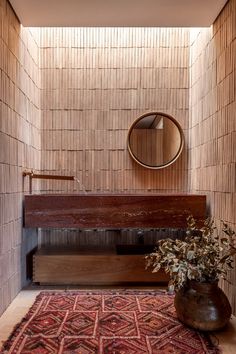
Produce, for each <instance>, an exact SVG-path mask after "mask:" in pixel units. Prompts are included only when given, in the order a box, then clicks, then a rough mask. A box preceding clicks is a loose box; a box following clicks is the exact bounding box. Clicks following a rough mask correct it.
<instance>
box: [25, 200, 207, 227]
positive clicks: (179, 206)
mask: <svg viewBox="0 0 236 354" xmlns="http://www.w3.org/2000/svg"><path fill="white" fill-rule="evenodd" d="M24 210H25V227H54V228H58V227H62V228H63V227H65V228H66V227H69V228H70V227H72V228H104V227H105V228H127V227H130V228H158V227H159V228H163V227H170V228H181V227H183V228H184V227H186V218H187V217H188V216H189V215H190V214H192V215H194V216H195V218H196V219H204V217H205V214H206V198H205V196H204V195H170V194H168V195H160V194H159V195H158V194H150V195H148V194H143V195H141V194H140V195H138V194H123V195H121V194H110V195H109V194H107V195H106V194H103V195H102V194H101V195H99V194H87V195H56V194H52V195H28V196H25V207H24Z"/></svg>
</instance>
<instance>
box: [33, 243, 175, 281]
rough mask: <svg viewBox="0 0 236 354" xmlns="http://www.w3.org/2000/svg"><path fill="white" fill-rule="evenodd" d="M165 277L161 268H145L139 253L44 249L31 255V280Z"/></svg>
mask: <svg viewBox="0 0 236 354" xmlns="http://www.w3.org/2000/svg"><path fill="white" fill-rule="evenodd" d="M43 253H44V254H43ZM87 253H88V251H87ZM98 253H99V252H98ZM168 280H169V277H168V276H167V275H166V274H165V272H164V271H160V272H159V273H158V274H156V273H155V274H154V273H152V272H151V271H150V270H145V259H144V256H141V255H122V256H118V255H115V254H96V253H95V254H94V253H92V254H89V253H88V254H87V255H85V254H80V253H79V252H78V253H77V254H76V252H66V251H64V252H63V254H61V252H58V253H57V251H56V250H55V251H54V252H51V253H50V254H47V251H45V252H41V253H40V252H39V254H36V255H35V256H34V275H33V281H34V282H39V283H44V284H68V285H69V284H84V285H89V284H90V285H91V284H92V285H97V284H107V285H108V284H110V285H111V284H122V283H129V284H131V283H139V282H142V283H150V282H155V283H156V282H158V283H160V282H162V283H167V282H168Z"/></svg>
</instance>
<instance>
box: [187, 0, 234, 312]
mask: <svg viewBox="0 0 236 354" xmlns="http://www.w3.org/2000/svg"><path fill="white" fill-rule="evenodd" d="M190 39H191V46H190V131H189V146H190V151H189V157H190V161H189V168H190V191H191V192H196V193H203V194H207V195H208V207H209V213H210V214H211V215H212V216H213V217H214V218H215V219H216V223H217V225H218V226H219V227H220V224H221V223H220V220H222V219H223V220H224V221H226V222H227V223H228V224H229V225H230V226H232V227H233V228H234V229H236V213H235V209H236V193H235V192H236V0H230V1H229V2H228V3H227V5H226V6H225V8H224V10H223V11H222V13H221V14H220V15H219V17H218V18H217V20H216V21H215V23H214V25H213V26H212V27H211V28H206V29H202V30H201V31H196V30H195V31H194V30H191V38H190ZM235 279H236V270H234V271H232V273H231V274H230V276H229V280H230V281H231V282H232V284H228V283H227V282H223V283H222V287H223V288H224V290H225V291H226V293H227V294H228V296H229V298H230V301H231V303H232V305H233V308H234V313H236V283H235Z"/></svg>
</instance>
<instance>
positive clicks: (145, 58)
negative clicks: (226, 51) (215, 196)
mask: <svg viewBox="0 0 236 354" xmlns="http://www.w3.org/2000/svg"><path fill="white" fill-rule="evenodd" d="M188 43H189V30H188V29H157V28H132V29H131V28H46V29H41V64H40V67H41V75H42V116H43V132H42V150H43V151H42V170H43V171H44V172H50V173H52V172H53V173H55V174H56V173H58V174H68V175H75V176H77V177H78V179H79V180H80V181H81V183H82V184H83V186H84V187H82V186H79V185H78V184H76V183H71V182H69V183H65V182H64V183H60V182H56V183H55V181H50V182H48V183H45V184H44V185H43V189H44V190H54V191H55V190H67V191H68V190H76V191H79V190H83V188H84V189H86V190H87V191H118V192H122V191H147V190H151V191H171V192H175V191H184V190H186V188H187V173H186V171H187V158H186V149H185V151H184V153H183V154H182V157H181V158H180V159H179V160H178V161H177V162H176V163H175V164H174V165H173V166H171V167H168V168H166V169H164V170H159V171H153V170H148V169H145V168H143V167H141V166H139V165H137V164H136V163H135V162H133V161H132V159H131V158H130V156H129V154H128V152H127V146H126V140H127V133H128V129H129V127H130V125H131V123H132V122H133V121H134V120H135V119H136V118H137V117H138V116H140V115H141V114H143V113H145V112H147V111H150V110H158V111H164V112H166V113H169V114H171V115H173V116H174V117H175V118H176V119H177V120H178V121H179V123H180V124H181V125H182V127H183V129H184V131H185V135H187V129H188V64H189V56H188V54H189V48H188Z"/></svg>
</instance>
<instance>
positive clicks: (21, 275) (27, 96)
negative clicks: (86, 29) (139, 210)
mask: <svg viewBox="0 0 236 354" xmlns="http://www.w3.org/2000/svg"><path fill="white" fill-rule="evenodd" d="M38 54H39V53H38V46H37V44H36V42H35V39H34V38H33V37H32V34H31V33H30V31H29V30H27V29H25V28H23V27H21V26H20V24H19V22H18V20H17V18H16V16H15V15H14V12H13V11H12V9H11V7H10V5H9V4H8V2H6V0H0V314H1V313H2V311H3V310H4V309H5V308H6V307H7V305H8V304H9V303H10V302H11V300H12V299H13V298H14V296H15V295H16V294H17V292H18V291H19V290H20V289H21V287H22V284H24V283H25V279H26V276H25V275H26V271H25V259H26V257H25V255H26V253H28V252H29V251H30V250H31V248H32V247H34V246H35V244H36V242H37V238H36V236H35V233H34V232H32V233H31V234H30V235H27V234H26V233H25V232H23V231H22V201H23V189H24V188H25V191H27V188H28V186H27V183H25V186H24V185H23V178H22V172H23V170H25V169H31V168H33V169H39V168H40V143H41V142H40V111H39V104H40V100H39V98H40V96H39V70H38V58H39V55H38Z"/></svg>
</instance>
